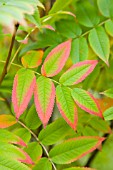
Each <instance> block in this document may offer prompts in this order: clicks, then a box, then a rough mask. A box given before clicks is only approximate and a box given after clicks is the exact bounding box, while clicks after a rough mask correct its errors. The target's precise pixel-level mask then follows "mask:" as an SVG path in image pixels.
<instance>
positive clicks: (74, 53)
mask: <svg viewBox="0 0 113 170" xmlns="http://www.w3.org/2000/svg"><path fill="white" fill-rule="evenodd" d="M70 57H71V58H72V61H73V63H74V64H75V63H78V62H80V61H84V60H87V59H88V44H87V41H86V38H84V37H80V38H76V39H74V40H73V41H72V44H71V52H70Z"/></svg>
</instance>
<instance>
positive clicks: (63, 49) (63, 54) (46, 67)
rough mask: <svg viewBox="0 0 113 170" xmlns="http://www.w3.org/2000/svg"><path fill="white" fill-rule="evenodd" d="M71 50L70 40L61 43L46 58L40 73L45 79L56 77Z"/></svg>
mask: <svg viewBox="0 0 113 170" xmlns="http://www.w3.org/2000/svg"><path fill="white" fill-rule="evenodd" d="M70 50H71V40H68V41H66V42H63V43H61V44H59V45H58V46H57V47H55V48H54V49H53V50H52V51H51V52H50V53H49V54H48V56H47V57H46V59H45V61H44V64H43V65H42V69H41V73H42V75H43V76H46V77H53V76H55V75H57V74H58V73H59V72H60V71H61V70H62V68H63V67H64V65H65V63H66V61H67V59H68V57H69V54H70Z"/></svg>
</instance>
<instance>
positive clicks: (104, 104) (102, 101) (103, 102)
mask: <svg viewBox="0 0 113 170" xmlns="http://www.w3.org/2000/svg"><path fill="white" fill-rule="evenodd" d="M96 100H97V102H98V104H99V105H100V108H101V110H102V112H104V111H105V110H106V109H108V108H109V107H111V106H113V99H110V98H108V97H105V98H99V99H96Z"/></svg>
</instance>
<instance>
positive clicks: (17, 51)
mask: <svg viewBox="0 0 113 170" xmlns="http://www.w3.org/2000/svg"><path fill="white" fill-rule="evenodd" d="M36 28H37V26H36V27H34V28H33V29H32V30H31V31H30V32H29V33H28V34H27V35H26V36H25V38H24V40H26V39H27V38H28V37H29V36H30V34H31V33H32V32H33V31H35V29H36ZM22 45H23V44H21V45H20V46H19V47H18V49H17V50H16V52H15V54H14V56H13V58H12V60H11V62H10V64H9V66H8V71H9V69H10V67H11V64H12V63H13V61H14V60H15V58H16V56H17V55H18V53H19V51H20V49H21V47H22Z"/></svg>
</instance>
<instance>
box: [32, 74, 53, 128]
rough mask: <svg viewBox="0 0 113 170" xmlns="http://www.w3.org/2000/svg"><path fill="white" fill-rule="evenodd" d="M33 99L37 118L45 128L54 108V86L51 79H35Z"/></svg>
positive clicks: (41, 77)
mask: <svg viewBox="0 0 113 170" xmlns="http://www.w3.org/2000/svg"><path fill="white" fill-rule="evenodd" d="M34 99H35V106H36V110H37V113H38V116H39V118H40V120H41V122H42V123H43V125H44V127H45V126H46V125H47V123H48V121H49V119H50V117H51V115H52V111H53V107H54V99H55V86H54V84H53V82H52V80H51V79H49V78H46V77H43V76H40V77H39V78H38V79H37V82H36V87H35V91H34Z"/></svg>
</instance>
